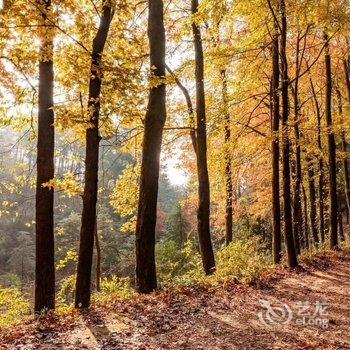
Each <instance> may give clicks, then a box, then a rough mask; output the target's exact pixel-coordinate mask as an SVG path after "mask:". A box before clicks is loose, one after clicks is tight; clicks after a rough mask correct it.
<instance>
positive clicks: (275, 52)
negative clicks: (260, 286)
mask: <svg viewBox="0 0 350 350" xmlns="http://www.w3.org/2000/svg"><path fill="white" fill-rule="evenodd" d="M274 27H275V34H274V37H273V42H272V81H271V105H272V108H271V119H272V122H271V126H272V130H271V131H272V134H273V139H272V142H271V149H272V246H273V247H272V251H273V261H274V263H275V264H278V263H280V262H281V258H282V256H281V255H282V243H281V206H280V173H279V172H280V170H279V159H280V144H279V126H280V98H279V83H280V68H279V39H278V38H279V33H278V23H277V20H275V25H274Z"/></svg>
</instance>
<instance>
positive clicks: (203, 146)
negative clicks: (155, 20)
mask: <svg viewBox="0 0 350 350" xmlns="http://www.w3.org/2000/svg"><path fill="white" fill-rule="evenodd" d="M191 4H192V6H191V11H192V14H193V15H196V14H197V12H198V0H191ZM192 33H193V40H194V50H195V65H196V68H195V76H196V116H197V171H198V200H199V203H198V214H197V218H198V237H199V244H200V250H201V256H202V262H203V268H204V272H205V273H206V274H207V275H210V274H212V273H213V272H214V270H215V259H214V252H213V247H212V242H211V237H210V188H209V175H208V164H207V125H206V111H205V93H204V57H203V46H202V38H201V32H200V28H199V26H198V25H197V24H196V23H195V22H194V21H192Z"/></svg>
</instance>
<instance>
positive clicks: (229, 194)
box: [221, 70, 233, 245]
mask: <svg viewBox="0 0 350 350" xmlns="http://www.w3.org/2000/svg"><path fill="white" fill-rule="evenodd" d="M221 78H222V102H223V114H224V133H225V135H224V139H225V184H226V208H225V209H226V214H225V227H226V245H229V244H230V243H231V242H232V215H233V206H232V203H233V184H232V164H231V152H230V147H231V125H230V124H231V118H230V113H229V111H228V92H227V77H226V70H222V71H221Z"/></svg>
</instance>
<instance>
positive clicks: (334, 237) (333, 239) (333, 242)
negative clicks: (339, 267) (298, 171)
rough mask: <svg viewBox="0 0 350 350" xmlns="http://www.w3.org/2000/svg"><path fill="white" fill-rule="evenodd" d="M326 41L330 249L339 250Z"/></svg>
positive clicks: (326, 45)
mask: <svg viewBox="0 0 350 350" xmlns="http://www.w3.org/2000/svg"><path fill="white" fill-rule="evenodd" d="M324 40H325V74H326V101H325V115H326V122H327V129H328V130H327V135H328V163H329V164H328V166H329V221H330V225H329V229H330V234H329V237H330V247H331V249H335V250H336V249H338V248H339V246H338V233H337V220H338V203H337V163H336V144H335V136H334V130H333V121H332V67H331V56H330V53H329V38H328V35H327V34H326V33H325V34H324Z"/></svg>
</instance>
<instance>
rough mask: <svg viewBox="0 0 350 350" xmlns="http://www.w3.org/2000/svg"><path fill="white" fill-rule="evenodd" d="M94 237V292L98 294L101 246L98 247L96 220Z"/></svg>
mask: <svg viewBox="0 0 350 350" xmlns="http://www.w3.org/2000/svg"><path fill="white" fill-rule="evenodd" d="M94 237H95V248H96V269H95V271H96V290H97V291H98V292H100V291H101V245H100V238H99V236H98V231H97V220H96V222H95V230H94Z"/></svg>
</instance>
